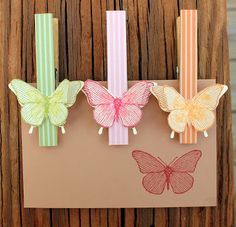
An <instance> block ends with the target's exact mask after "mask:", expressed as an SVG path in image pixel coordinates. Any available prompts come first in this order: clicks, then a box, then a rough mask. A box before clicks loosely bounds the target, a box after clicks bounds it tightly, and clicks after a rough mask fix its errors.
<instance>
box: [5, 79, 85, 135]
mask: <svg viewBox="0 0 236 227" xmlns="http://www.w3.org/2000/svg"><path fill="white" fill-rule="evenodd" d="M8 86H9V88H10V89H11V90H12V92H13V93H14V94H15V95H16V96H17V99H18V102H19V103H20V105H21V107H22V108H21V116H22V118H23V120H24V121H25V122H26V123H28V124H30V125H31V128H30V130H29V133H30V134H31V133H32V132H33V128H34V127H38V126H40V125H41V124H42V123H43V121H44V120H45V119H46V118H49V120H50V122H51V123H52V124H53V125H55V126H58V127H61V130H62V133H65V129H64V127H63V126H64V124H65V123H66V119H67V116H68V109H67V108H68V107H71V106H72V105H73V104H74V103H75V101H76V96H77V94H78V93H79V92H80V90H81V89H82V88H83V86H84V82H82V81H72V82H70V81H69V80H63V81H62V82H61V83H60V84H59V86H58V87H57V88H56V90H55V91H54V92H53V93H52V95H50V96H45V95H42V94H41V92H40V91H39V90H38V89H36V88H35V87H33V86H31V85H29V84H27V83H26V82H24V81H22V80H18V79H14V80H12V81H11V82H10V83H9V85H8Z"/></svg>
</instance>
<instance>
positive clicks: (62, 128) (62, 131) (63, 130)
mask: <svg viewBox="0 0 236 227" xmlns="http://www.w3.org/2000/svg"><path fill="white" fill-rule="evenodd" d="M61 133H62V134H65V133H66V130H65V128H64V126H61Z"/></svg>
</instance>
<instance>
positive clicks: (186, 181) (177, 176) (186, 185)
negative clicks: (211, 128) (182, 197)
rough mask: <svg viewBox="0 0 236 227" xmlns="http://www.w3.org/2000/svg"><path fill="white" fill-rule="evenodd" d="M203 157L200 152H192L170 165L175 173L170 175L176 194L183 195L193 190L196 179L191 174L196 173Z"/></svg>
mask: <svg viewBox="0 0 236 227" xmlns="http://www.w3.org/2000/svg"><path fill="white" fill-rule="evenodd" d="M201 156H202V152H201V151H200V150H192V151H190V152H188V153H186V154H184V155H183V156H181V157H180V158H178V159H177V160H176V161H175V162H174V163H173V164H171V165H170V167H171V169H172V171H173V172H172V174H171V175H170V185H171V187H172V190H173V192H174V193H176V194H181V193H184V192H186V191H188V190H190V189H191V188H192V186H193V182H194V178H193V177H192V176H191V175H190V174H189V173H193V172H194V171H195V169H196V166H197V163H198V161H199V159H200V158H201Z"/></svg>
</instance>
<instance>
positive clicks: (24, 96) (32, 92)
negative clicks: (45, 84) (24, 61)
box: [8, 79, 45, 126]
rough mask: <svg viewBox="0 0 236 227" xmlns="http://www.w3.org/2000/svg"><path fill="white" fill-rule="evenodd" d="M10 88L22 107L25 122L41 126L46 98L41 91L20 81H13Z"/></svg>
mask: <svg viewBox="0 0 236 227" xmlns="http://www.w3.org/2000/svg"><path fill="white" fill-rule="evenodd" d="M8 86H9V88H10V89H11V91H12V92H13V93H14V94H15V95H16V97H17V100H18V102H19V104H20V105H21V107H22V109H21V116H22V118H23V120H24V121H25V122H26V123H28V124H30V125H32V126H39V125H41V124H42V122H43V120H44V117H45V107H44V102H45V98H44V96H43V95H42V94H41V93H40V91H39V90H37V89H36V88H34V87H33V86H31V85H29V84H28V83H26V82H24V81H22V80H18V79H14V80H12V81H11V82H10V83H9V85H8Z"/></svg>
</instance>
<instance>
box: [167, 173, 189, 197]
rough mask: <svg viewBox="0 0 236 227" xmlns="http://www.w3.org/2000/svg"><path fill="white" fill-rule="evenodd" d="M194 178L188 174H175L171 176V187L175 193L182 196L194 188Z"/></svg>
mask: <svg viewBox="0 0 236 227" xmlns="http://www.w3.org/2000/svg"><path fill="white" fill-rule="evenodd" d="M193 183H194V178H193V177H192V176H191V175H190V174H188V173H178V172H174V173H172V174H171V175H170V185H171V188H172V190H173V192H174V193H176V194H182V193H185V192H187V191H189V190H190V189H191V188H192V187H193Z"/></svg>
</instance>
